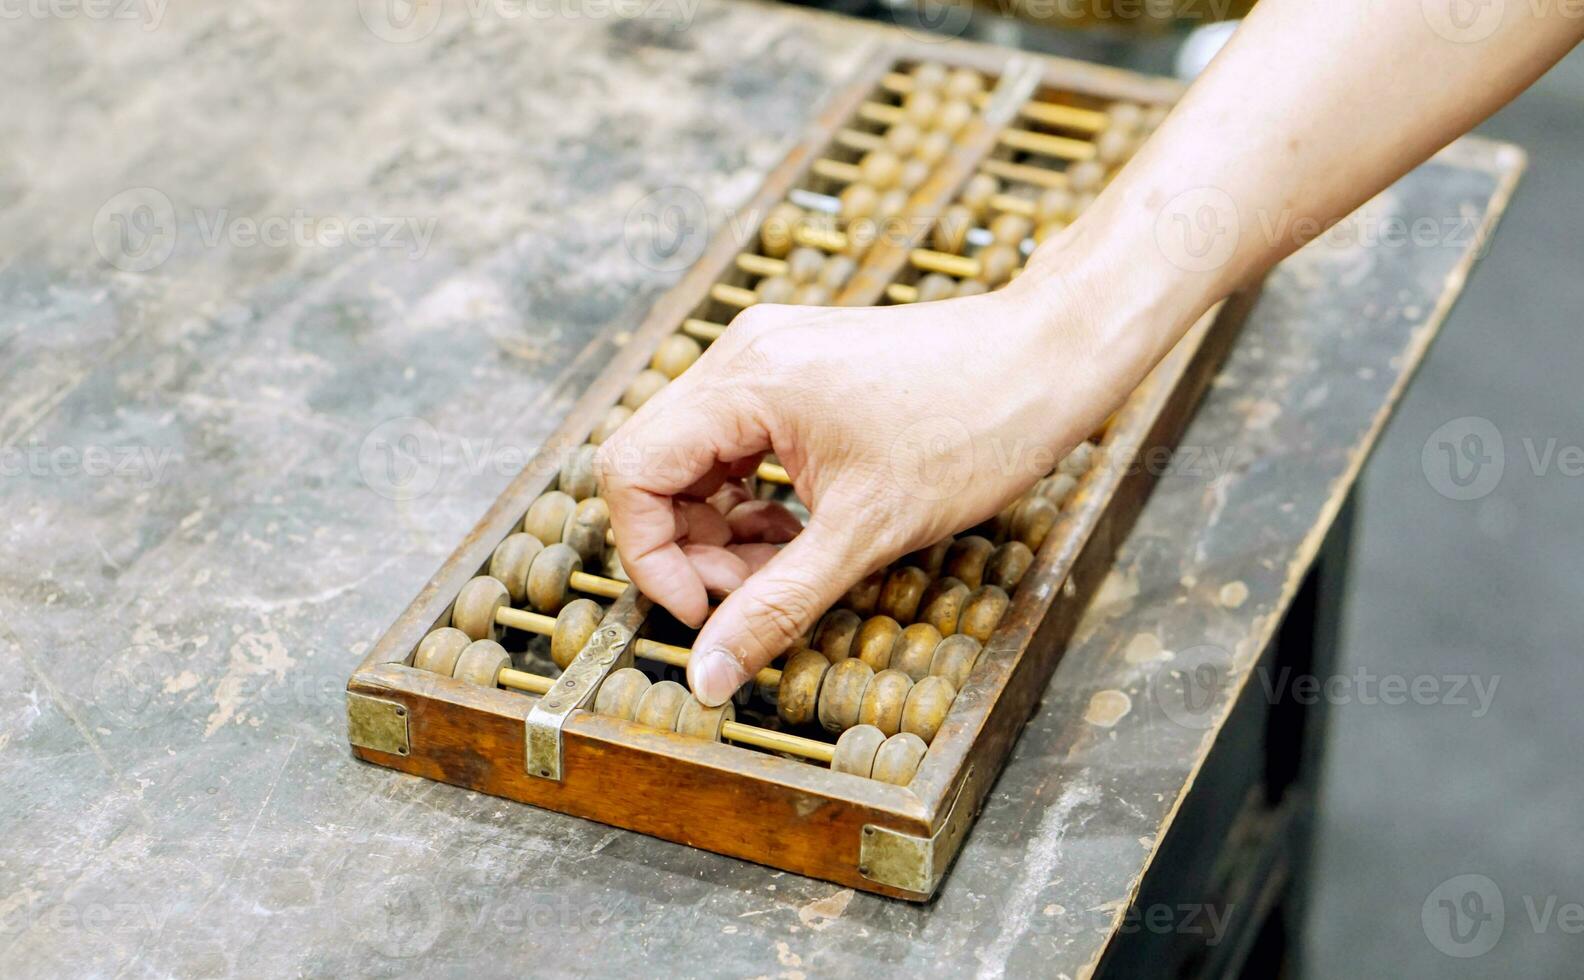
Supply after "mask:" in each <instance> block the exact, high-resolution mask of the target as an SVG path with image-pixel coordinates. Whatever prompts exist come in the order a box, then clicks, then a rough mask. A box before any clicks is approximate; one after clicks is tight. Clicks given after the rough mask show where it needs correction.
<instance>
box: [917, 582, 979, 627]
mask: <svg viewBox="0 0 1584 980" xmlns="http://www.w3.org/2000/svg"><path fill="white" fill-rule="evenodd" d="M970 591H972V590H970V589H969V588H968V586H966V585H964V584H963V583H962V582H961V581H960V580H958V579H955V578H952V577H951V576H950V575H943V576H941V577H940V578H938V579H936V580H935V581H933V582H931V583H930V584H929V588H927V589H925V590H924V598H923V599H921V600H920V601H919V622H920V623H928V624H929V625H931V626H933V627H935V628H936V629H937V630H939V631H940V633H941V635H942V636H950V635H951V634H953V633H955V632H957V617H958V616H960V615H961V614H962V605H963V603H964V602H966V601H967V600H968V593H969V592H970Z"/></svg>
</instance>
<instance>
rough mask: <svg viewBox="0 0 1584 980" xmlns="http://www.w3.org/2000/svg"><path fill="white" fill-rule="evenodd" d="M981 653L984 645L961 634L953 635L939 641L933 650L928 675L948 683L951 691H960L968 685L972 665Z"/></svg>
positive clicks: (977, 660)
mask: <svg viewBox="0 0 1584 980" xmlns="http://www.w3.org/2000/svg"><path fill="white" fill-rule="evenodd" d="M983 652H984V645H983V644H981V643H980V642H979V641H978V640H976V639H974V638H973V637H971V636H968V635H966V634H963V633H954V634H952V635H951V636H948V637H946V638H945V639H943V640H941V641H940V645H939V646H937V647H936V648H935V656H934V657H933V658H932V659H931V660H930V666H929V672H930V675H931V676H933V677H939V678H942V679H944V680H946V681H949V682H950V683H951V686H952V689H953V690H957V691H960V690H962V688H963V685H964V684H966V683H968V675H969V674H971V673H973V669H974V665H975V664H977V663H978V662H979V655H980V654H981V653H983Z"/></svg>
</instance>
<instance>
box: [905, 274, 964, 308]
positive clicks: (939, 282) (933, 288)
mask: <svg viewBox="0 0 1584 980" xmlns="http://www.w3.org/2000/svg"><path fill="white" fill-rule="evenodd" d="M915 288H916V289H917V290H918V296H917V298H916V299H914V301H913V302H915V303H933V302H936V301H937V300H943V299H949V298H951V297H952V296H953V295H955V294H956V292H957V281H956V280H955V279H953V278H951V277H950V276H943V275H941V274H940V273H939V272H931V273H930V274H929V275H927V276H925V277H924V278H922V279H920V280H919V281H918V285H917V286H916V287H915Z"/></svg>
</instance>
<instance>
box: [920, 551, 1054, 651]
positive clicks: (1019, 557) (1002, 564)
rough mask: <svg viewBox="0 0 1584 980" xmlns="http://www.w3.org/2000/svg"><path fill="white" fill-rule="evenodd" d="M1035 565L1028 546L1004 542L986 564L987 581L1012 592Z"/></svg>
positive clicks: (991, 554) (1032, 554)
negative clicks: (1031, 566)
mask: <svg viewBox="0 0 1584 980" xmlns="http://www.w3.org/2000/svg"><path fill="white" fill-rule="evenodd" d="M1033 563H1034V552H1033V550H1032V549H1030V548H1029V546H1028V545H1026V544H1024V543H1023V542H1021V541H1003V542H1002V543H1001V544H999V545H997V546H996V550H995V551H992V552H991V553H990V561H989V562H987V563H986V564H985V581H986V582H987V583H989V584H990V585H999V586H1000V587H1001V588H1003V589H1005V590H1007V591H1008V592H1011V591H1012V590H1013V589H1015V588H1017V587H1018V583H1019V582H1021V581H1023V576H1024V575H1026V574H1028V570H1029V566H1030V565H1032V564H1033ZM941 632H942V633H944V632H946V631H945V630H941Z"/></svg>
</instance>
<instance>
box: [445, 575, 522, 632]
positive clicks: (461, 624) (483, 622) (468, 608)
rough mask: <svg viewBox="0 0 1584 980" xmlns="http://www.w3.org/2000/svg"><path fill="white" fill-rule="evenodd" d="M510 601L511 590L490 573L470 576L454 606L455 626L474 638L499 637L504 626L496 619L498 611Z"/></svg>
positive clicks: (453, 619) (453, 622) (452, 607)
mask: <svg viewBox="0 0 1584 980" xmlns="http://www.w3.org/2000/svg"><path fill="white" fill-rule="evenodd" d="M510 602H511V593H509V592H507V591H506V586H505V585H503V584H502V583H501V580H500V579H496V578H490V577H489V576H488V575H480V576H478V577H477V578H473V579H469V580H468V583H467V584H466V585H464V586H462V590H461V591H460V592H458V593H457V597H456V602H455V603H453V604H452V606H451V625H452V626H455V627H456V628H457V629H459V630H461V631H462V632H464V633H466V634H467V637H468V639H470V640H498V639H500V637H501V627H500V626H499V624H497V623H496V622H495V610H497V609H499V608H501V607H502V606H505V605H508V604H510Z"/></svg>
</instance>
